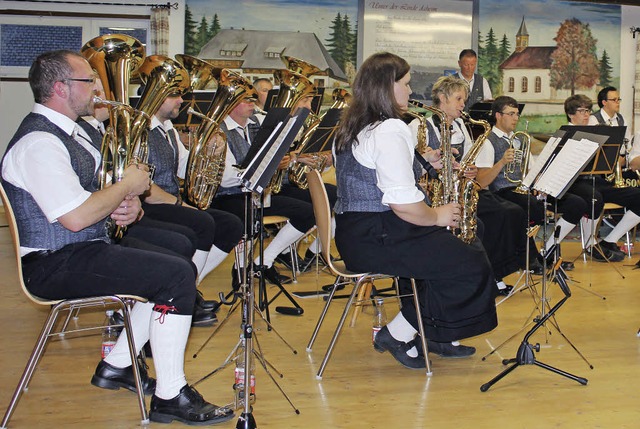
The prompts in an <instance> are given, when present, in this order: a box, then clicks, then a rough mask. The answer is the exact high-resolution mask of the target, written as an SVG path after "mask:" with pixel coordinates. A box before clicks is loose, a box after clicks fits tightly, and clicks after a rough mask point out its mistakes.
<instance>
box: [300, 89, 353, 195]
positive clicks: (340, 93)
mask: <svg viewBox="0 0 640 429" xmlns="http://www.w3.org/2000/svg"><path fill="white" fill-rule="evenodd" d="M331 96H332V97H333V104H332V105H331V107H330V108H329V110H332V109H344V108H345V107H347V106H348V105H349V100H351V94H349V92H348V91H347V90H346V89H343V88H336V89H334V90H333V93H332V94H331ZM314 116H315V115H314ZM323 118H324V116H320V117H316V118H315V120H314V122H313V123H312V124H311V126H310V127H309V128H307V130H306V131H305V133H304V134H303V135H302V138H300V144H299V145H298V147H297V148H296V150H298V152H299V154H302V153H307V152H306V149H307V146H308V145H309V143H310V141H311V136H313V135H314V134H315V132H316V131H317V129H318V126H319V125H320V123H321V122H322V119H323ZM334 131H335V127H334V129H333V130H332V131H331V132H330V133H329V134H328V135H327V136H326V140H325V141H329V139H331V137H332V135H333V133H334ZM325 165H326V158H325V157H324V156H322V157H317V156H316V157H315V163H314V165H313V166H308V165H306V164H303V163H301V162H298V163H296V164H294V165H293V166H292V167H291V168H290V169H289V182H291V183H293V184H295V185H296V186H297V187H298V188H300V189H308V188H309V184H308V183H307V171H308V170H309V168H313V169H315V170H319V171H322V170H324V167H325Z"/></svg>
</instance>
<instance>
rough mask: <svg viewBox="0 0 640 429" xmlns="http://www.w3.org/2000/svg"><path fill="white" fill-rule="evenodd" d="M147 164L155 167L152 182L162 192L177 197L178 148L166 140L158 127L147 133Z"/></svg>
mask: <svg viewBox="0 0 640 429" xmlns="http://www.w3.org/2000/svg"><path fill="white" fill-rule="evenodd" d="M148 141H149V164H152V165H154V166H155V167H156V169H155V172H154V173H153V182H154V183H155V184H156V185H158V186H160V188H162V190H163V191H165V192H167V193H169V194H171V195H173V196H175V197H177V196H178V192H179V190H180V186H179V184H178V176H177V171H178V148H177V147H176V142H173V141H171V139H167V137H165V134H164V132H163V130H161V129H160V127H155V128H154V129H152V130H151V131H149V140H148Z"/></svg>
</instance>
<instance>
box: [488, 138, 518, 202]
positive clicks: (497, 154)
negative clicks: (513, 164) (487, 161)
mask: <svg viewBox="0 0 640 429" xmlns="http://www.w3.org/2000/svg"><path fill="white" fill-rule="evenodd" d="M487 140H489V141H490V142H491V144H492V145H493V152H494V155H493V164H494V165H495V164H496V163H497V162H498V161H500V160H501V159H502V157H503V156H504V153H505V152H506V151H507V149H509V142H507V140H505V139H504V138H502V137H498V135H497V134H496V133H494V132H492V133H491V134H489V137H487ZM511 177H513V178H521V177H522V171H521V170H520V166H518V167H517V169H516V171H515V172H514V174H513V175H511ZM515 187H516V185H514V184H513V183H511V182H509V181H508V180H507V179H505V178H504V168H503V169H502V170H500V173H498V175H497V176H496V178H495V179H494V180H493V182H491V184H490V185H489V190H490V191H493V192H496V191H499V190H501V189H505V188H515Z"/></svg>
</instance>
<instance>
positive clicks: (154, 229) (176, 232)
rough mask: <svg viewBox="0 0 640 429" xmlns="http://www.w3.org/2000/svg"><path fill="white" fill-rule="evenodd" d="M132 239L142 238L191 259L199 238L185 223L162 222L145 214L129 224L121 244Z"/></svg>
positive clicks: (125, 243)
mask: <svg viewBox="0 0 640 429" xmlns="http://www.w3.org/2000/svg"><path fill="white" fill-rule="evenodd" d="M130 240H140V241H142V242H146V243H149V244H150V245H153V246H157V247H159V248H160V249H167V250H169V251H171V252H173V253H177V254H179V255H181V256H183V257H185V258H186V259H189V260H191V258H192V257H193V254H194V252H195V251H196V243H197V241H198V238H197V237H196V234H195V233H194V232H193V230H192V229H190V228H187V227H186V226H184V225H179V224H176V223H169V222H162V221H159V220H155V219H151V218H150V217H148V216H143V217H142V219H140V220H139V221H138V222H136V223H135V224H133V225H129V227H128V228H127V230H126V232H125V235H124V237H123V238H122V240H121V241H120V244H122V245H124V246H127V242H128V241H130ZM128 247H130V246H128ZM133 247H135V246H133ZM159 251H162V250H159Z"/></svg>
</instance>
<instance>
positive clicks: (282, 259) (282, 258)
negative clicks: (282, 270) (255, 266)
mask: <svg viewBox="0 0 640 429" xmlns="http://www.w3.org/2000/svg"><path fill="white" fill-rule="evenodd" d="M295 258H297V261H296V264H297V265H298V270H300V269H302V266H303V264H304V259H302V258H301V257H300V255H298V252H296V256H295ZM275 262H277V263H279V264H282V265H284V266H285V267H287V269H289V270H293V267H292V266H291V253H281V254H279V255H278V256H276V260H275Z"/></svg>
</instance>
